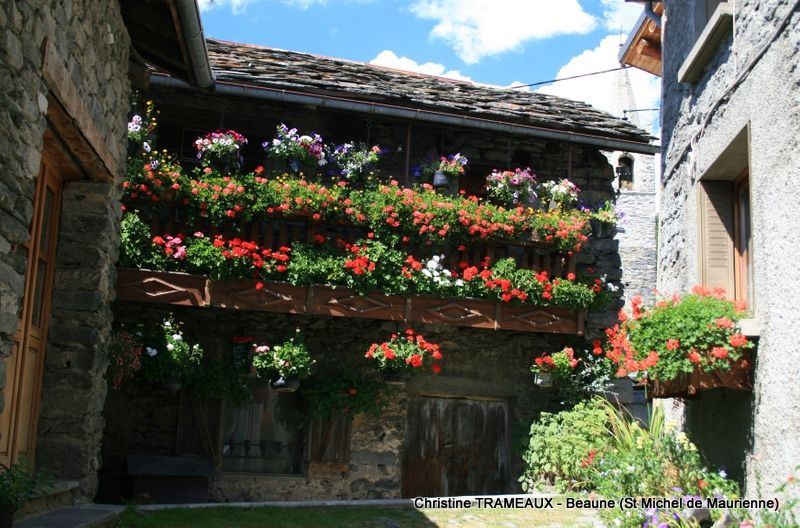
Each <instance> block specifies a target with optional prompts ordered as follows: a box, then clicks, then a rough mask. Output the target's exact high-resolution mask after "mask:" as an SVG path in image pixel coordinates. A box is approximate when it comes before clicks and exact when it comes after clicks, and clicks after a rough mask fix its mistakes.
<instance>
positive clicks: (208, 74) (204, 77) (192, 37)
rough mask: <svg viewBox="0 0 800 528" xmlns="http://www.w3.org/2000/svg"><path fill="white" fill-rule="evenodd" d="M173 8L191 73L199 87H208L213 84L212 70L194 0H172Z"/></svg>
mask: <svg viewBox="0 0 800 528" xmlns="http://www.w3.org/2000/svg"><path fill="white" fill-rule="evenodd" d="M173 1H174V2H175V10H176V12H177V13H178V19H179V20H180V23H181V30H182V31H183V41H184V42H185V43H186V49H187V50H188V52H189V60H190V61H191V65H190V66H191V68H192V73H193V74H194V79H195V81H196V82H197V86H198V87H199V88H209V87H210V86H213V84H214V72H213V71H211V64H210V63H209V62H208V48H206V39H205V36H204V35H203V24H202V23H201V22H200V12H199V11H198V8H197V3H196V2H195V0H173Z"/></svg>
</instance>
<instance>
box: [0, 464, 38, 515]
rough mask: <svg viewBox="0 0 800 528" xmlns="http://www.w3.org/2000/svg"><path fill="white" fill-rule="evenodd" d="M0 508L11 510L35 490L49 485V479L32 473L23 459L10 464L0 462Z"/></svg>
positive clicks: (22, 502) (31, 495)
mask: <svg viewBox="0 0 800 528" xmlns="http://www.w3.org/2000/svg"><path fill="white" fill-rule="evenodd" d="M0 468H2V473H0V509H8V510H11V511H12V512H14V511H16V510H18V509H19V507H20V506H22V505H23V504H24V503H25V502H27V501H29V500H30V499H32V498H33V497H34V496H36V493H37V491H39V490H40V489H42V488H47V487H49V486H50V483H49V480H48V479H46V478H45V477H43V476H42V475H41V474H38V473H33V472H32V471H31V467H30V464H28V461H27V460H25V459H22V460H20V461H19V462H17V463H16V464H12V465H11V466H5V465H3V464H0Z"/></svg>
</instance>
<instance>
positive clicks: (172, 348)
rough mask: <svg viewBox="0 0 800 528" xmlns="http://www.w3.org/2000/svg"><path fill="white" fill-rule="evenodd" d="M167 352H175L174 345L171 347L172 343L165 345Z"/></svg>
mask: <svg viewBox="0 0 800 528" xmlns="http://www.w3.org/2000/svg"><path fill="white" fill-rule="evenodd" d="M167 350H169V351H170V352H172V351H173V350H175V345H173V344H172V343H167Z"/></svg>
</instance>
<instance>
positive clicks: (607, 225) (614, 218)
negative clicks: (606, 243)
mask: <svg viewBox="0 0 800 528" xmlns="http://www.w3.org/2000/svg"><path fill="white" fill-rule="evenodd" d="M623 216H624V213H623V212H622V211H619V210H617V208H616V206H615V205H614V202H612V201H611V200H608V201H606V203H604V204H602V205H601V206H599V207H598V208H597V209H595V210H594V211H592V213H591V214H590V216H589V225H591V227H592V238H608V237H611V236H613V234H614V227H616V225H617V222H618V221H620V220H621V219H622V218H623Z"/></svg>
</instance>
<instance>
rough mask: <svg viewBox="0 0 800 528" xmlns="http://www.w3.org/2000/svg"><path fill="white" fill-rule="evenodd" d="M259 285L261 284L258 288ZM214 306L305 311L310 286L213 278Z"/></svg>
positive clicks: (269, 310) (289, 311)
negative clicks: (216, 279) (214, 279)
mask: <svg viewBox="0 0 800 528" xmlns="http://www.w3.org/2000/svg"><path fill="white" fill-rule="evenodd" d="M258 284H261V287H260V288H258V287H257V286H258ZM210 291H211V305H212V306H218V307H220V308H233V309H236V310H255V311H260V312H278V313H290V314H302V313H305V310H306V296H307V291H308V289H307V288H306V287H303V286H292V285H291V284H288V283H285V282H273V281H264V282H260V283H259V282H257V281H255V280H224V281H211V286H210Z"/></svg>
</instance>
